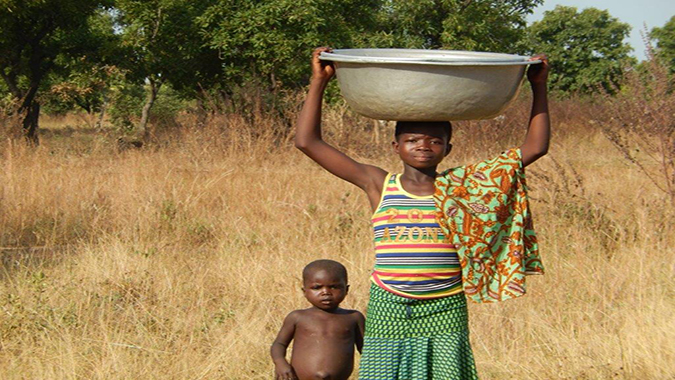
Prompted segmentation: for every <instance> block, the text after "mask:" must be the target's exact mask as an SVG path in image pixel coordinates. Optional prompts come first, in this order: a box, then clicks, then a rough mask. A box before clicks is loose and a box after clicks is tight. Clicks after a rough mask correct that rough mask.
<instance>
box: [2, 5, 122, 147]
mask: <svg viewBox="0 0 675 380" xmlns="http://www.w3.org/2000/svg"><path fill="white" fill-rule="evenodd" d="M1 5H2V6H1V7H0V51H2V52H3V53H2V54H1V55H0V75H1V76H2V79H3V80H4V82H5V84H6V86H7V88H8V89H9V91H10V93H11V94H12V97H13V98H14V100H15V102H16V109H15V112H16V113H17V114H20V115H21V118H22V126H23V129H24V133H25V135H26V136H27V137H28V138H29V139H30V140H31V141H33V142H37V135H36V131H37V126H38V117H39V112H40V104H39V102H38V101H37V100H36V95H37V94H38V90H40V88H41V86H44V80H45V78H46V77H47V76H48V74H49V73H50V72H53V71H56V70H67V69H68V67H67V66H65V65H62V63H63V62H66V61H67V59H64V60H61V61H59V60H58V59H57V58H58V57H59V56H64V57H75V56H83V55H85V54H86V52H87V51H90V50H91V49H93V48H94V47H95V45H96V40H95V39H93V38H92V33H91V25H90V23H89V20H90V17H91V16H92V15H94V14H95V12H96V11H97V10H99V9H101V7H103V6H106V5H109V2H108V1H106V0H99V1H89V0H88V1H84V0H42V1H18V0H3V1H2V4H1Z"/></svg>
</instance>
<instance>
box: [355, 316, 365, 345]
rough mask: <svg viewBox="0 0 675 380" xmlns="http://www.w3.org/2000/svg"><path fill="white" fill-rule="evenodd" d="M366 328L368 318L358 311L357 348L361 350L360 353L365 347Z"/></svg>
mask: <svg viewBox="0 0 675 380" xmlns="http://www.w3.org/2000/svg"><path fill="white" fill-rule="evenodd" d="M365 328H366V318H365V317H364V316H363V314H361V312H358V311H357V312H356V339H355V343H356V349H357V350H359V353H361V350H362V349H363V332H364V331H365Z"/></svg>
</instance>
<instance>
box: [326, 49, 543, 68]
mask: <svg viewBox="0 0 675 380" xmlns="http://www.w3.org/2000/svg"><path fill="white" fill-rule="evenodd" d="M349 50H352V49H344V50H335V51H334V52H333V53H328V52H322V53H321V54H320V55H319V58H320V59H322V60H326V61H333V62H343V63H365V64H369V63H373V64H412V65H436V66H519V65H520V66H525V65H531V64H537V63H541V61H540V60H533V61H529V60H528V59H529V57H525V56H520V55H512V54H502V53H498V54H499V55H503V56H509V57H512V58H482V59H480V58H479V59H477V58H473V57H470V58H466V57H463V58H462V57H428V56H427V57H377V56H375V57H373V56H363V55H348V54H340V51H349ZM354 50H361V49H354ZM363 50H372V51H376V50H387V51H397V50H400V51H402V52H416V53H423V52H436V53H431V54H438V53H441V54H442V53H450V54H462V53H465V54H470V55H480V54H481V52H470V51H459V50H423V49H363ZM485 54H486V55H488V54H492V53H485Z"/></svg>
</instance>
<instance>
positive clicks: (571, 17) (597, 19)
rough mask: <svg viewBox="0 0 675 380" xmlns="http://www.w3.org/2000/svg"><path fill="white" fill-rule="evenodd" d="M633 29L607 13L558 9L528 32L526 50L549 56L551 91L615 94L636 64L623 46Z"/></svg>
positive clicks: (564, 7) (592, 10)
mask: <svg viewBox="0 0 675 380" xmlns="http://www.w3.org/2000/svg"><path fill="white" fill-rule="evenodd" d="M630 29H631V28H630V26H629V25H628V24H625V23H622V22H620V21H619V20H618V19H616V18H614V17H612V16H611V15H610V14H609V12H607V11H606V10H599V9H595V8H586V9H584V10H583V11H581V12H578V11H577V8H575V7H566V6H560V5H559V6H556V7H555V9H554V10H552V11H547V12H544V17H543V19H542V20H541V21H538V22H535V23H533V24H532V25H531V26H530V27H529V28H528V36H527V39H526V44H527V45H526V46H527V48H528V49H529V52H530V53H535V52H542V53H546V54H547V55H548V56H549V59H550V62H551V71H550V73H551V74H550V76H549V78H550V79H549V83H550V86H551V88H553V89H555V90H558V91H561V92H564V93H569V92H593V91H595V90H597V89H598V87H599V86H601V87H602V88H604V90H605V91H609V92H613V91H614V89H616V88H617V87H618V86H619V84H620V79H621V77H622V72H623V68H624V67H625V66H627V65H629V64H632V63H634V61H635V60H634V59H633V58H631V57H629V55H628V53H629V52H630V51H631V50H632V49H631V47H630V46H629V45H628V44H627V43H624V42H623V40H624V39H625V38H626V37H627V36H628V33H629V32H630Z"/></svg>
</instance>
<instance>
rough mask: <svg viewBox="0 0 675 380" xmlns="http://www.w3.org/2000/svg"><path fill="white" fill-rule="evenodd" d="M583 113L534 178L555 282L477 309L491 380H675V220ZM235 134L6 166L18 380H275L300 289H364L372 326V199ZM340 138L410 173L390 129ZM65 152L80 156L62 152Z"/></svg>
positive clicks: (303, 161)
mask: <svg viewBox="0 0 675 380" xmlns="http://www.w3.org/2000/svg"><path fill="white" fill-rule="evenodd" d="M584 107H585V106H584V105H583V104H581V103H579V102H571V101H570V102H567V103H554V104H553V113H554V115H555V117H554V119H555V122H556V130H557V131H556V134H555V137H554V143H553V146H552V149H551V152H550V154H549V156H547V157H546V158H544V159H542V160H541V161H539V162H537V163H536V164H534V165H533V166H532V167H531V169H530V173H529V181H530V185H531V188H532V191H531V195H532V198H533V200H534V201H533V208H534V210H533V211H534V213H535V218H536V219H535V221H536V225H537V229H538V233H539V238H540V242H541V248H542V253H543V257H544V260H545V264H546V266H547V270H548V273H547V275H545V276H543V277H539V278H532V279H530V281H529V295H528V296H527V297H524V298H522V299H518V300H513V301H508V302H506V303H503V304H498V305H471V308H470V315H471V333H472V343H473V347H474V351H475V355H476V359H477V362H478V368H479V371H480V373H481V375H482V378H483V379H511V378H514V379H515V378H518V379H607V378H617V379H666V378H673V377H675V352H674V351H675V350H674V348H675V347H674V346H675V343H674V342H675V319H674V318H673V314H674V313H675V295H674V294H673V293H674V291H675V286H674V285H675V284H674V283H673V282H674V281H673V278H674V277H675V276H674V274H675V273H674V272H675V267H674V266H673V260H672V258H673V248H672V247H673V246H674V245H675V236H674V234H673V229H672V227H670V226H671V224H672V222H673V211H672V210H671V209H669V208H668V207H664V204H665V203H664V198H663V194H662V193H661V192H660V191H659V190H658V189H656V188H655V186H654V184H653V183H651V182H650V181H648V180H645V178H644V176H643V175H642V174H641V172H640V171H639V169H637V168H635V167H633V166H629V165H628V164H626V162H625V161H624V160H623V158H622V156H621V154H620V153H619V152H617V151H616V150H614V148H613V147H612V145H611V144H610V142H608V141H607V140H606V139H605V138H604V137H603V135H602V132H601V131H600V130H599V129H596V128H594V127H593V126H592V125H588V124H587V123H586V119H585V116H584V114H585V112H586V111H585V110H586V109H585V108H584ZM527 109H528V101H527V99H524V100H522V101H520V102H519V103H517V104H515V105H514V106H513V107H512V108H511V109H510V110H509V112H508V113H507V114H506V116H505V118H503V119H500V120H494V121H491V122H481V123H476V122H474V123H471V124H469V123H464V124H460V125H459V126H458V127H457V132H456V137H455V146H456V151H455V152H453V154H452V155H451V157H449V158H448V160H447V162H446V163H447V165H448V166H450V165H455V164H459V163H465V162H471V161H474V160H478V159H482V158H488V157H490V156H492V155H494V154H495V153H497V152H499V151H500V150H502V149H505V148H508V147H510V146H512V145H513V144H516V143H517V142H518V141H520V139H521V138H522V136H523V134H524V122H525V121H526V117H527ZM254 116H255V117H253V118H252V119H251V118H241V117H237V116H236V115H229V116H219V117H217V118H214V119H212V120H210V121H209V123H208V125H207V127H206V128H205V129H203V130H192V129H189V128H186V129H184V130H179V131H174V132H173V135H171V136H168V135H167V136H163V137H161V138H160V139H158V141H157V142H156V143H155V144H153V145H151V146H147V147H145V148H144V149H143V150H131V151H126V152H123V153H118V152H116V151H115V149H114V147H115V144H114V138H113V137H111V136H107V135H106V134H102V133H95V134H94V133H89V132H88V131H87V130H82V129H78V128H75V127H73V128H70V129H67V131H66V132H63V131H64V128H61V127H56V126H55V127H54V129H52V130H50V131H48V133H46V134H45V135H44V136H43V138H42V144H41V146H40V147H38V148H36V149H31V148H26V147H25V146H23V145H22V144H10V143H6V144H4V145H3V148H2V158H1V161H0V164H1V165H2V170H0V191H1V192H0V245H1V246H2V251H1V255H2V262H3V271H2V273H0V278H1V280H0V281H1V282H0V368H2V370H1V371H2V372H3V375H2V377H3V378H4V379H23V378H30V379H269V378H271V370H272V363H271V360H270V359H269V357H268V347H269V345H270V343H271V342H272V340H273V338H274V335H275V334H276V331H277V330H278V328H279V327H280V324H281V321H282V319H283V317H284V316H285V315H286V313H288V312H289V311H291V310H293V309H296V308H302V307H306V301H304V299H303V298H302V295H301V293H300V291H299V286H300V279H299V276H300V271H301V269H302V267H303V266H304V265H305V264H306V263H307V262H309V261H311V260H313V259H317V258H321V257H330V258H333V259H337V260H339V261H341V262H343V263H344V264H345V265H346V266H347V267H348V269H349V271H350V278H351V284H352V292H351V294H350V295H349V297H348V299H347V301H346V302H345V306H346V307H351V308H357V309H360V310H365V309H366V302H367V289H368V273H369V268H370V267H371V265H372V262H373V253H372V247H371V236H370V229H369V228H370V227H369V215H370V211H369V209H368V206H367V201H366V198H365V196H364V195H363V194H361V193H360V192H359V191H358V189H356V188H354V187H352V186H350V185H349V184H346V183H342V182H341V181H339V180H337V179H335V178H334V177H331V176H330V175H329V174H327V173H325V172H324V171H323V170H321V169H320V168H318V167H317V166H316V165H315V164H313V163H312V162H311V161H310V160H309V159H307V158H305V157H304V156H302V155H301V154H300V153H299V152H297V151H296V150H294V149H293V148H292V147H291V144H290V142H289V139H288V136H287V135H286V134H285V133H284V132H283V129H284V128H285V127H283V125H284V123H282V122H281V121H278V120H273V119H271V118H266V117H265V116H264V115H254ZM326 129H327V133H326V135H327V138H328V139H330V140H331V141H332V142H334V143H336V144H337V145H340V146H341V147H342V148H343V149H345V150H347V151H348V152H349V153H350V154H352V155H354V156H356V157H358V158H360V159H362V160H364V161H367V162H369V163H373V164H377V165H380V166H382V167H384V168H386V169H389V170H398V169H399V167H398V164H397V162H396V159H395V157H393V156H392V155H391V154H389V153H388V152H389V135H390V133H391V132H392V131H391V129H390V128H389V127H388V126H386V125H384V126H383V125H378V124H374V123H372V122H369V121H367V120H364V119H360V118H357V117H353V116H351V115H350V114H349V113H348V112H346V110H345V109H344V108H343V107H335V108H333V109H331V110H329V111H328V112H327V114H326ZM64 133H68V134H69V135H68V137H67V138H66V137H64Z"/></svg>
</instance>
